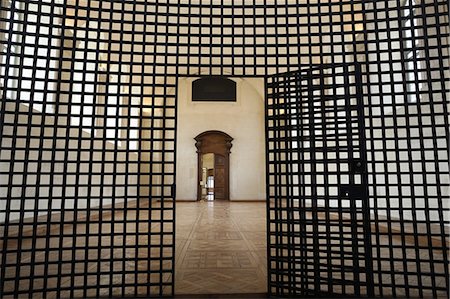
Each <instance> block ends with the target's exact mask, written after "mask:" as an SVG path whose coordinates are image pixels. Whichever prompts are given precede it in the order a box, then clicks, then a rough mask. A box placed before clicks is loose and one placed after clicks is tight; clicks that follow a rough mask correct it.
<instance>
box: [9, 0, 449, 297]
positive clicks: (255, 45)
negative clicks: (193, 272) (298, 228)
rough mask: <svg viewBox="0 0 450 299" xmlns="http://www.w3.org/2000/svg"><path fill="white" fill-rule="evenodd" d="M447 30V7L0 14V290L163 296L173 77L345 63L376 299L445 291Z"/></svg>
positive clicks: (150, 7) (195, 7) (15, 1)
mask: <svg viewBox="0 0 450 299" xmlns="http://www.w3.org/2000/svg"><path fill="white" fill-rule="evenodd" d="M448 27H449V25H448V3H447V1H444V0H422V1H414V0H398V1H397V0H379V1H375V0H370V1H361V2H359V1H338V2H332V1H330V2H323V1H287V0H286V1H272V0H254V1H244V0H237V1H231V2H227V1H224V0H183V1H175V0H155V1H147V0H129V1H99V0H43V1H25V0H5V1H2V3H1V6H0V47H1V49H0V50H1V52H0V53H1V54H0V55H1V64H0V85H1V86H0V88H1V96H2V102H1V107H0V123H1V132H2V134H1V145H0V151H1V153H0V155H1V156H0V163H1V168H0V176H1V177H0V228H1V234H0V237H1V242H2V244H1V250H2V251H1V256H2V257H1V269H0V275H1V277H0V281H1V282H0V286H1V289H0V293H1V294H2V295H4V296H17V295H23V296H26V295H29V294H31V295H35V296H37V297H39V296H41V295H47V296H48V297H52V296H53V297H86V296H105V297H108V296H125V295H130V296H138V295H142V296H148V295H151V296H159V295H170V294H172V292H173V279H172V277H173V255H174V243H173V242H174V205H173V202H172V200H173V196H174V194H173V193H174V192H173V191H174V190H172V189H173V187H172V184H173V183H174V176H175V168H174V163H175V161H174V160H175V158H174V156H175V128H176V95H175V93H176V83H177V77H178V76H180V75H182V76H199V75H229V76H265V75H267V74H275V73H280V72H285V71H293V70H298V69H303V68H312V67H314V66H315V65H320V64H324V63H328V64H331V65H332V66H333V65H337V64H340V63H353V62H355V61H359V62H360V63H361V65H362V73H363V76H362V78H363V79H362V80H363V95H364V97H363V98H364V103H365V109H366V110H367V111H365V113H364V115H365V117H366V118H369V119H371V120H372V122H373V123H370V124H369V126H367V124H366V128H369V129H366V135H367V138H368V140H373V142H371V143H369V144H367V150H368V161H369V164H368V169H372V171H373V172H371V173H370V174H369V175H368V180H369V191H370V198H371V202H370V203H371V209H372V212H373V211H374V210H377V211H378V210H379V211H383V213H378V214H377V215H380V216H379V218H370V219H371V225H372V226H374V225H375V226H376V227H381V226H379V225H378V224H380V223H381V224H384V223H386V224H388V228H387V229H386V230H381V231H378V232H377V233H376V234H375V236H381V235H383V234H384V235H385V236H387V240H388V242H387V244H382V245H380V246H379V247H378V248H380V250H379V251H377V250H378V249H377V250H375V254H374V256H375V258H374V259H375V261H376V262H375V263H374V274H375V275H374V280H375V281H374V283H375V286H376V287H375V293H376V294H380V295H383V296H391V295H401V294H402V293H398V294H397V293H396V290H397V289H402V290H404V291H405V292H406V294H410V295H414V294H416V293H415V292H418V294H419V295H422V296H424V297H427V296H429V295H430V294H431V295H436V296H437V295H440V294H442V291H443V290H448V284H446V285H445V286H442V285H440V283H439V282H438V281H440V279H441V278H442V277H444V278H447V277H448V270H447V264H446V260H442V259H441V258H440V257H439V255H436V254H438V253H439V252H441V251H445V250H446V249H445V248H446V247H447V245H443V244H441V243H442V242H441V241H443V240H442V238H441V237H442V234H443V232H444V231H445V227H444V226H443V222H442V221H441V219H447V218H445V217H446V216H444V210H445V209H446V208H447V206H446V205H447V203H446V201H443V200H442V199H443V198H444V197H445V196H447V195H448V189H446V187H445V186H446V185H448V177H447V176H446V172H448V157H447V154H446V148H448V145H447V143H446V142H444V141H443V140H444V139H445V137H446V136H448V120H447V118H446V116H447V114H446V113H447V110H446V109H447V106H446V103H447V101H448V98H447V92H448V78H449V77H450V76H449V74H448V71H447V69H448V44H449V42H448V35H449V29H448ZM406 103H408V104H406ZM369 108H370V109H369ZM428 116H430V118H426V117H428ZM419 124H421V125H420V126H419ZM429 136H431V137H429ZM413 140H414V141H413ZM435 140H436V141H435ZM380 146H381V148H383V151H381V150H379V149H380ZM421 148H427V149H430V150H429V151H425V150H421ZM397 149H398V150H397ZM381 152H383V153H386V154H384V156H383V157H381V156H380V155H381ZM388 152H395V153H397V152H398V153H399V156H398V157H393V156H391V154H388ZM401 152H404V153H402V154H401V156H400V153H401ZM404 155H405V156H404ZM394 156H395V154H394ZM419 156H420V157H419ZM371 159H372V160H371ZM404 159H406V160H404ZM405 161H406V162H405ZM422 161H425V162H422ZM430 161H431V162H430ZM405 163H406V164H407V165H408V166H406V164H405ZM433 163H434V168H431V166H430V165H431V164H433ZM419 164H420V165H421V166H418V165H419ZM393 165H395V168H394V166H393ZM386 169H387V170H388V172H386ZM410 169H413V170H414V171H413V172H412V174H410V173H411V171H410ZM419 169H420V170H419ZM389 171H393V173H390V172H389ZM406 176H409V177H408V178H406ZM395 177H396V178H395ZM399 185H402V188H399ZM418 186H427V187H426V188H425V187H423V188H422V189H417V188H419V187H418ZM404 188H406V189H404ZM408 188H409V189H408ZM394 197H395V198H397V201H394V200H393V201H390V200H386V198H394ZM406 197H407V198H411V199H414V200H412V201H410V202H411V203H409V202H407V201H406V199H405V200H404V201H403V200H402V199H401V198H406ZM424 198H426V199H427V200H422V199H424ZM424 204H425V206H423V205H424ZM401 205H402V206H401ZM436 205H437V206H436ZM406 210H407V211H410V212H409V214H408V215H406V214H404V213H400V211H406ZM415 211H418V212H415ZM391 212H395V213H391ZM428 212H430V213H428ZM435 214H437V217H438V219H439V220H438V221H435V220H432V219H436V218H431V215H433V216H432V217H435V216H436V215H435ZM391 216H392V217H391ZM377 217H378V216H377ZM389 217H391V218H389ZM395 217H397V218H395ZM402 217H404V219H403V218H402ZM408 217H409V218H408ZM414 217H415V218H414ZM393 219H396V220H393ZM413 220H416V221H413ZM401 224H404V225H401ZM422 224H424V225H422ZM377 225H378V226H377ZM436 227H439V228H438V229H437V230H435V228H436ZM397 228H398V229H399V230H400V233H398V230H397ZM430 232H432V233H430ZM397 234H399V235H403V236H404V240H405V242H406V241H410V240H417V242H418V243H416V244H415V246H414V248H413V247H409V245H406V244H409V243H405V242H403V241H401V242H400V244H397V243H396V242H397V239H395V238H393V236H394V235H397ZM418 236H424V238H419V237H418ZM436 239H437V240H438V241H436ZM423 240H428V243H427V244H432V246H431V247H430V246H425V245H423V244H425V243H420V242H422V241H423ZM372 241H373V242H376V241H377V240H372ZM444 241H445V240H444ZM436 242H437V243H436ZM113 243H114V244H115V245H113ZM376 244H380V243H376ZM421 244H422V245H421ZM436 244H437V245H436ZM439 244H441V245H439ZM436 246H437V247H436ZM435 247H436V248H437V249H436V248H435ZM381 248H384V249H386V250H387V251H388V253H387V255H386V253H384V251H385V250H384V249H383V250H381ZM416 248H417V249H416ZM430 248H431V249H430ZM410 251H411V252H414V254H415V255H414V256H415V257H414V258H413V259H412V260H411V258H410V257H405V256H404V255H403V254H404V252H410ZM444 253H445V252H444ZM398 254H400V255H401V256H400V257H399V256H397V255H398ZM427 254H428V256H427ZM444 255H445V254H444ZM422 257H424V258H425V261H424V262H423V261H422ZM381 261H383V263H381ZM384 261H388V263H389V265H390V266H389V267H388V268H386V267H385V266H384ZM430 261H433V263H430ZM400 265H401V267H400ZM417 265H419V267H418V268H414V267H415V266H417ZM427 265H428V266H430V265H434V267H435V268H433V269H431V268H430V269H428V268H427ZM441 268H444V270H442V269H441ZM418 271H420V272H425V273H435V274H429V275H425V277H424V279H423V280H420V281H419V282H417V283H415V282H413V281H414V277H416V278H417V277H419V276H418V275H417V272H418ZM442 271H444V272H442ZM411 273H412V274H411ZM446 275H447V276H446ZM392 281H393V282H392ZM430 284H431V286H430ZM409 285H411V286H412V287H409ZM419 289H421V291H419ZM408 292H409V293H408Z"/></svg>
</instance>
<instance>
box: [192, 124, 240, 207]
mask: <svg viewBox="0 0 450 299" xmlns="http://www.w3.org/2000/svg"><path fill="white" fill-rule="evenodd" d="M194 139H195V141H196V142H195V147H196V148H197V200H201V199H202V194H201V191H202V190H201V188H200V184H199V182H200V181H201V175H202V162H201V160H202V155H203V154H207V153H213V154H219V155H222V156H224V157H225V200H230V153H231V148H232V147H233V144H232V143H231V142H232V141H233V137H231V136H230V135H228V134H227V133H224V132H222V131H217V130H212V131H205V132H203V133H201V134H199V135H197V137H195V138H194Z"/></svg>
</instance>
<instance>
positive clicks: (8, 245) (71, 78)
mask: <svg viewBox="0 0 450 299" xmlns="http://www.w3.org/2000/svg"><path fill="white" fill-rule="evenodd" d="M88 2H89V3H88ZM83 4H84V6H83ZM126 10H128V11H129V12H128V17H129V18H130V20H132V18H131V17H132V16H133V12H134V11H136V4H133V3H131V2H129V3H125V2H121V3H112V2H109V1H97V2H95V1H87V2H86V1H67V2H63V1H2V6H1V16H2V19H1V30H2V31H1V34H2V37H1V47H2V57H1V58H2V66H1V78H2V80H1V82H0V84H1V86H2V104H1V121H0V123H1V124H2V125H1V161H0V165H1V176H0V184H1V185H0V190H1V191H0V194H1V198H0V230H1V272H0V285H1V287H0V294H1V295H0V296H1V297H17V296H18V297H26V296H33V297H42V296H44V297H51V298H68V297H79V298H86V297H124V296H132V297H133V296H155V297H156V296H158V297H159V296H162V295H171V294H173V269H174V251H175V250H174V201H173V200H174V194H173V193H174V190H173V187H172V185H173V184H174V182H175V181H174V176H175V161H174V159H175V158H174V157H175V121H176V119H175V116H176V115H175V113H176V102H175V86H176V79H175V78H174V77H170V78H169V77H166V78H165V79H164V80H161V81H158V80H157V78H156V76H155V75H154V74H143V73H142V72H141V71H140V70H141V69H143V68H144V66H145V65H146V62H145V61H143V60H142V59H138V58H137V57H135V56H134V53H135V52H136V50H137V49H136V48H135V47H136V46H135V41H134V40H132V39H129V38H127V37H126V34H127V32H128V31H126V30H128V29H126V27H128V26H129V25H128V24H124V23H123V22H119V21H118V19H117V16H116V14H117V13H120V15H122V16H124V15H125V13H124V12H125V11H126ZM130 22H131V21H130ZM133 36H134V38H135V39H139V38H140V39H141V40H145V39H146V32H145V31H144V30H141V31H138V30H137V29H134V32H133Z"/></svg>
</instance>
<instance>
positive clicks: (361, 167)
mask: <svg viewBox="0 0 450 299" xmlns="http://www.w3.org/2000/svg"><path fill="white" fill-rule="evenodd" d="M365 172H366V162H364V161H363V160H362V159H353V160H352V161H350V173H352V174H355V173H365Z"/></svg>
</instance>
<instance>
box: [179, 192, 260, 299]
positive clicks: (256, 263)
mask: <svg viewBox="0 0 450 299" xmlns="http://www.w3.org/2000/svg"><path fill="white" fill-rule="evenodd" d="M176 208H177V218H176V269H175V273H176V277H175V280H176V283H175V293H176V294H233V293H234V294H242V293H266V292H267V286H266V284H267V267H266V256H267V255H266V250H267V249H266V206H265V202H229V201H216V202H204V201H200V202H190V203H183V202H177V207H176Z"/></svg>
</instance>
